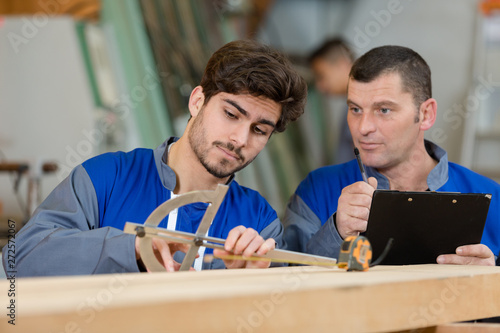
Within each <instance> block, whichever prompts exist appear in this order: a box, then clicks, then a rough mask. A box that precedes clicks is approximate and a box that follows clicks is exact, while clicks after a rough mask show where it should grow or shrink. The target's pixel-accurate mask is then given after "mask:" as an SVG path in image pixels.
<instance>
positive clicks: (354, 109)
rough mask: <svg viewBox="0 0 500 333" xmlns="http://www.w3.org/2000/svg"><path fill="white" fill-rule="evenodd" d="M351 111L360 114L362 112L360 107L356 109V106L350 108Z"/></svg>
mask: <svg viewBox="0 0 500 333" xmlns="http://www.w3.org/2000/svg"><path fill="white" fill-rule="evenodd" d="M350 109H351V111H352V112H354V113H360V112H361V110H360V109H359V108H358V107H355V106H352V107H350Z"/></svg>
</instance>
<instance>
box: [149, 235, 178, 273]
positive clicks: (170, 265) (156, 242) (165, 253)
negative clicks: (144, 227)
mask: <svg viewBox="0 0 500 333" xmlns="http://www.w3.org/2000/svg"><path fill="white" fill-rule="evenodd" d="M155 247H156V249H157V254H159V256H160V259H161V260H160V261H161V262H163V266H164V267H165V269H166V270H167V272H174V271H175V268H174V259H173V258H172V254H171V253H170V246H169V244H168V243H167V242H165V241H163V240H161V239H158V238H153V248H155Z"/></svg>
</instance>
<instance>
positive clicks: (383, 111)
mask: <svg viewBox="0 0 500 333" xmlns="http://www.w3.org/2000/svg"><path fill="white" fill-rule="evenodd" d="M389 112H391V109H388V108H381V109H380V113H382V114H388V113H389Z"/></svg>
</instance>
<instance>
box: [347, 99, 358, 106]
mask: <svg viewBox="0 0 500 333" xmlns="http://www.w3.org/2000/svg"><path fill="white" fill-rule="evenodd" d="M349 104H354V105H356V106H357V107H359V105H358V104H356V103H354V102H353V101H352V100H350V99H348V100H347V105H349Z"/></svg>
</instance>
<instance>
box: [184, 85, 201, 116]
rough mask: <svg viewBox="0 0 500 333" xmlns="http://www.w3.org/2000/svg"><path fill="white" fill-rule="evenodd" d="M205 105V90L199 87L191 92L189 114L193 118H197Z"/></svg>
mask: <svg viewBox="0 0 500 333" xmlns="http://www.w3.org/2000/svg"><path fill="white" fill-rule="evenodd" d="M204 103H205V94H203V88H202V87H201V86H197V87H195V88H194V89H193V91H191V96H189V104H188V106H189V113H191V117H196V116H197V115H198V112H200V110H201V108H202V107H203V104H204Z"/></svg>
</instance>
